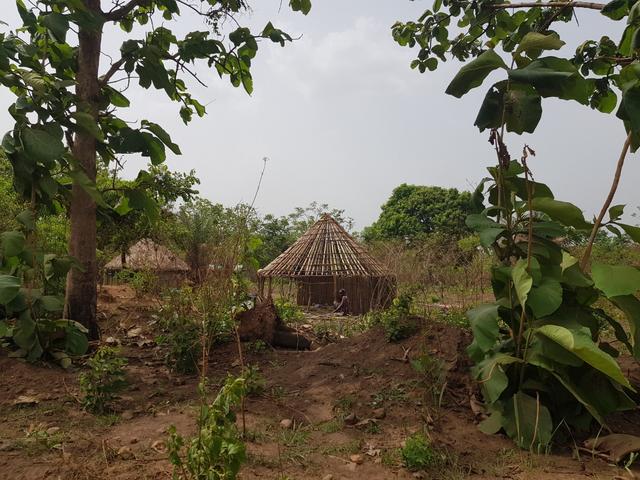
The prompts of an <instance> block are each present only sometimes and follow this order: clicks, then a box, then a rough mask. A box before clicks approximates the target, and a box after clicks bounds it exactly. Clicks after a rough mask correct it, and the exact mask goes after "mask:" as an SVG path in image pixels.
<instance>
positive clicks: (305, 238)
mask: <svg viewBox="0 0 640 480" xmlns="http://www.w3.org/2000/svg"><path fill="white" fill-rule="evenodd" d="M258 276H259V277H262V278H275V277H279V278H301V277H388V276H391V273H390V272H389V271H388V270H387V269H386V268H385V267H384V266H383V265H382V264H381V263H380V262H378V260H376V259H375V258H373V257H372V256H371V255H370V254H369V253H368V252H367V251H366V250H365V249H364V247H363V246H362V245H360V244H359V243H358V242H356V240H355V239H354V238H353V237H352V236H351V235H349V234H348V233H347V231H346V230H345V229H344V228H342V226H341V225H340V224H339V223H338V222H337V221H336V220H335V219H334V218H333V217H331V216H330V215H329V214H326V213H325V214H323V215H322V216H321V217H320V219H319V220H318V221H317V222H316V223H315V224H313V225H312V226H311V228H309V230H307V231H306V232H305V233H304V234H303V235H302V236H301V237H300V238H299V239H298V240H297V241H296V242H295V243H294V244H293V245H291V246H290V247H289V248H288V249H287V250H286V251H285V252H284V253H282V254H281V255H279V256H278V257H277V258H276V259H275V260H273V261H272V262H271V263H270V264H269V265H267V266H266V267H265V268H263V269H261V270H259V271H258Z"/></svg>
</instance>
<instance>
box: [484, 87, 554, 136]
mask: <svg viewBox="0 0 640 480" xmlns="http://www.w3.org/2000/svg"><path fill="white" fill-rule="evenodd" d="M541 116H542V104H541V99H540V95H539V94H538V92H537V91H536V90H535V89H534V88H533V87H532V86H531V85H527V84H522V83H516V82H511V83H508V82H507V81H502V82H498V83H496V84H495V85H493V86H492V87H491V88H490V89H489V91H488V92H487V94H486V96H485V98H484V101H483V102H482V106H481V107H480V111H479V112H478V116H477V117H476V121H475V123H474V125H475V126H476V127H478V128H479V129H480V131H483V130H485V129H487V128H500V127H501V126H502V125H503V124H504V125H506V127H507V131H509V132H515V133H517V134H522V133H523V132H528V133H532V132H533V131H534V130H535V129H536V127H537V126H538V123H539V122H540V118H541Z"/></svg>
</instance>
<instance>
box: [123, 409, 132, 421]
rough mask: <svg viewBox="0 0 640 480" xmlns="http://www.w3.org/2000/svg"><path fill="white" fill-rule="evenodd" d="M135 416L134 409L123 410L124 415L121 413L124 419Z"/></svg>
mask: <svg viewBox="0 0 640 480" xmlns="http://www.w3.org/2000/svg"><path fill="white" fill-rule="evenodd" d="M133 416H134V415H133V411H132V410H125V411H124V412H122V415H120V418H122V420H131V419H132V418H133Z"/></svg>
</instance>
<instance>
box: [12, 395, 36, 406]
mask: <svg viewBox="0 0 640 480" xmlns="http://www.w3.org/2000/svg"><path fill="white" fill-rule="evenodd" d="M38 403H40V400H38V399H37V398H36V397H33V396H30V395H20V396H19V397H18V398H16V399H15V400H14V401H13V404H14V405H15V406H17V407H32V406H34V405H37V404H38Z"/></svg>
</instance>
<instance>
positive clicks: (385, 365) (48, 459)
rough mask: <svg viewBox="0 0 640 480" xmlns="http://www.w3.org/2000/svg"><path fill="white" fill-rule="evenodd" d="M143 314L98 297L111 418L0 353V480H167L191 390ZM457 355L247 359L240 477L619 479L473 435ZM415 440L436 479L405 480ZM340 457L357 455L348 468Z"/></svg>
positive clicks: (624, 426)
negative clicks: (112, 393)
mask: <svg viewBox="0 0 640 480" xmlns="http://www.w3.org/2000/svg"><path fill="white" fill-rule="evenodd" d="M152 309H153V304H152V303H151V302H145V301H141V300H140V299H137V298H135V297H134V296H133V294H132V292H131V291H129V290H128V289H127V288H126V287H108V289H107V290H106V292H105V294H103V295H102V296H101V303H100V311H101V314H102V315H103V318H102V324H103V329H104V332H103V336H104V339H106V338H107V337H112V339H115V340H117V341H118V342H119V343H121V344H122V346H123V353H124V354H125V355H126V356H127V358H128V360H129V366H128V367H127V376H128V380H129V387H128V388H127V390H126V391H125V392H124V393H123V394H122V395H121V397H120V399H119V400H118V402H117V412H116V413H115V414H113V415H109V416H102V417H96V416H94V415H91V414H88V413H85V412H83V411H82V409H81V408H80V405H79V403H78V400H77V396H78V382H77V377H78V370H77V369H76V370H70V371H64V370H61V369H60V368H57V367H53V366H47V365H29V364H27V363H24V362H22V361H19V360H16V359H13V358H9V357H8V356H7V353H6V352H0V372H2V373H0V418H1V419H2V423H1V424H0V479H12V480H14V479H62V480H67V479H69V480H72V479H87V480H88V479H103V478H109V479H111V480H116V479H118V480H125V479H126V480H129V479H130V480H133V479H168V478H171V472H172V469H171V466H170V464H169V462H168V461H167V456H166V447H165V444H164V440H165V439H166V436H167V435H166V429H167V428H168V427H169V426H170V425H175V426H176V428H177V429H178V431H179V432H181V433H183V434H188V433H190V432H192V431H193V430H194V426H195V418H196V408H197V403H198V400H197V394H196V385H197V378H196V377H184V376H178V375H173V374H171V373H169V371H168V370H167V368H166V367H165V366H164V363H163V361H162V351H161V350H160V349H159V348H158V347H156V346H155V344H154V343H153V341H152V340H153V338H154V333H153V327H152V325H150V323H152V322H150V320H151V312H152ZM349 321H350V320H349V319H345V322H349ZM135 329H139V330H135ZM468 342H469V338H468V334H467V333H466V332H465V331H463V330H460V329H458V328H455V327H452V326H449V325H444V324H431V325H425V328H424V329H423V331H422V333H421V334H418V335H415V336H413V337H412V338H409V339H407V340H405V341H402V342H399V343H392V344H390V343H387V342H386V341H385V339H384V337H383V335H382V334H381V332H380V331H378V330H376V329H373V330H370V331H368V332H365V333H363V334H360V335H357V336H354V337H352V338H348V339H342V340H339V341H338V342H336V343H330V344H328V345H325V346H322V347H320V348H318V349H316V350H315V351H311V352H295V351H285V350H271V349H267V350H265V351H262V352H255V351H252V349H250V348H247V349H246V350H247V351H246V357H247V358H246V361H247V362H248V363H250V364H254V365H258V366H259V367H260V371H261V373H262V375H263V376H264V378H265V379H266V388H265V390H264V393H262V394H261V395H257V396H254V397H251V398H249V399H248V401H247V413H246V432H247V438H248V440H247V447H248V451H249V460H248V462H247V464H246V465H245V466H244V467H243V469H242V472H241V478H243V479H282V480H284V479H299V480H302V479H323V478H333V479H334V480H338V479H370V480H382V479H413V478H425V479H427V478H429V479H431V478H434V479H437V478H442V479H452V480H453V479H462V478H474V479H497V478H504V479H521V480H533V479H554V480H555V479H582V478H592V479H597V478H601V479H611V478H632V477H631V476H630V474H629V473H628V472H626V471H624V470H623V469H620V468H617V467H615V466H612V465H608V464H607V463H606V462H603V461H602V460H598V459H592V458H590V456H589V455H584V454H583V455H582V456H580V457H579V458H577V457H575V456H574V455H572V453H571V449H569V448H567V449H558V451H555V452H553V453H552V454H547V455H530V454H528V453H525V452H521V451H519V450H516V449H515V448H514V447H513V444H512V443H511V442H510V441H509V440H508V439H505V438H503V437H501V436H486V435H484V434H482V433H481V432H479V431H478V430H477V427H476V419H475V415H474V413H473V411H472V409H471V406H470V396H471V395H472V394H473V393H474V387H473V385H472V384H471V383H470V381H469V376H468V367H469V365H468V363H467V361H466V360H465V356H464V353H463V351H464V348H465V347H466V345H467V344H468ZM407 349H410V350H409V355H408V357H409V358H416V357H417V356H418V355H420V353H421V352H426V353H428V354H429V355H430V356H431V357H432V358H438V359H440V360H441V361H442V365H443V368H444V371H445V372H446V384H445V386H444V388H440V387H438V388H432V386H431V385H425V384H424V382H423V379H421V378H420V377H419V376H418V375H417V374H416V373H415V371H414V370H413V369H412V368H411V366H410V365H409V363H407V362H404V361H403V357H404V353H405V352H406V351H407ZM237 360H238V358H237V352H236V347H235V345H223V346H219V347H217V348H216V350H215V351H214V354H213V355H212V360H211V365H210V371H209V373H210V377H211V380H212V383H213V384H215V383H216V382H218V383H219V382H221V381H222V380H223V379H224V378H225V377H226V375H227V372H237V371H238V361H237ZM628 368H634V366H633V365H629V366H628ZM349 414H355V416H356V417H357V420H356V424H355V425H349V424H348V423H351V422H349V421H348V420H349V419H347V421H346V422H345V420H344V417H345V416H347V415H349ZM374 417H378V418H375V419H374ZM283 419H289V420H292V421H293V426H292V428H283V427H281V421H282V420H283ZM239 422H240V420H239ZM617 422H618V424H619V425H620V429H621V430H625V431H626V433H629V431H632V430H637V429H638V423H639V422H638V416H637V412H634V413H633V414H632V415H628V416H625V417H621V418H620V419H618V420H617ZM425 428H426V429H427V431H428V432H429V435H430V436H431V438H432V441H433V444H434V445H435V446H436V448H437V451H438V454H439V455H440V457H441V462H440V464H441V466H440V467H437V468H435V469H434V470H433V471H429V472H417V473H412V472H408V471H407V470H406V469H404V468H402V467H401V459H400V456H399V448H400V447H401V446H402V443H403V441H404V439H406V437H407V436H408V435H410V434H411V433H414V432H416V431H422V430H423V429H425ZM352 455H359V456H360V458H357V460H358V461H357V462H354V461H351V460H352ZM353 458H356V457H353ZM360 461H361V463H360ZM328 475H331V477H328Z"/></svg>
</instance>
